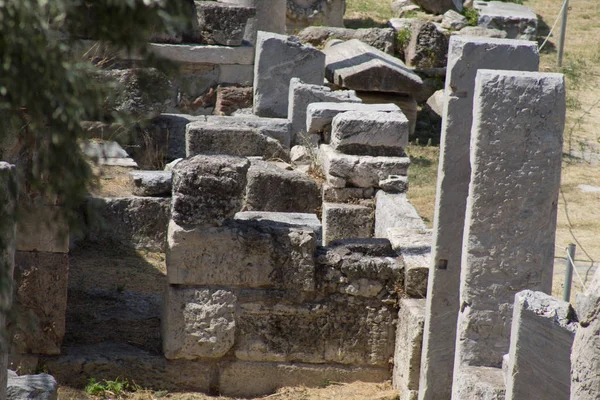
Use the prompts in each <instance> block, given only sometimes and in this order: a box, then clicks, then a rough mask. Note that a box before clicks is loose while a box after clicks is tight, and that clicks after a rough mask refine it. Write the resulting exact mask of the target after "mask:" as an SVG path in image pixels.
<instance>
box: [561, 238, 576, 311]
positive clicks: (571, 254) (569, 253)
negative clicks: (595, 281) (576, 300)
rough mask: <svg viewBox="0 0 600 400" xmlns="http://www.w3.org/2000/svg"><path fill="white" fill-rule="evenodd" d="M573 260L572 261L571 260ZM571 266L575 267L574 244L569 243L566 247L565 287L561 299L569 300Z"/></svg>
mask: <svg viewBox="0 0 600 400" xmlns="http://www.w3.org/2000/svg"><path fill="white" fill-rule="evenodd" d="M571 260H573V262H571ZM573 268H575V245H574V244H573V243H571V244H570V245H569V247H568V249H567V269H566V271H565V287H564V291H563V300H564V301H570V300H571V284H572V282H573Z"/></svg>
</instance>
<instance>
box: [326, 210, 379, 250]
mask: <svg viewBox="0 0 600 400" xmlns="http://www.w3.org/2000/svg"><path fill="white" fill-rule="evenodd" d="M371 236H373V208H372V207H369V206H361V205H358V204H339V203H323V244H324V245H327V244H329V243H330V242H332V241H334V240H339V239H354V238H370V237H371Z"/></svg>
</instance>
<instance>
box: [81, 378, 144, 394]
mask: <svg viewBox="0 0 600 400" xmlns="http://www.w3.org/2000/svg"><path fill="white" fill-rule="evenodd" d="M119 379H120V378H117V379H115V380H114V381H107V380H106V379H105V380H104V381H102V382H98V381H96V379H94V378H90V379H89V380H88V383H87V385H85V388H84V389H83V390H84V391H85V392H86V393H87V394H90V395H93V396H104V395H106V394H111V395H113V396H121V395H122V394H123V393H124V392H125V391H126V390H132V389H133V390H134V391H135V389H137V386H136V385H133V386H132V385H130V384H129V381H128V380H127V379H122V380H119Z"/></svg>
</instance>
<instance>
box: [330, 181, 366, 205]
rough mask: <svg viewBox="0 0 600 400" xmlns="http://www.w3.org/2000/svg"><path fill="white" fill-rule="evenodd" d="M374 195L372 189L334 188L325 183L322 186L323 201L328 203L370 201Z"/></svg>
mask: <svg viewBox="0 0 600 400" xmlns="http://www.w3.org/2000/svg"><path fill="white" fill-rule="evenodd" d="M374 195H375V189H373V188H354V187H348V188H347V187H344V188H335V187H332V186H331V185H329V184H327V183H324V184H323V201H326V202H329V203H348V202H351V201H355V200H357V199H358V200H360V199H370V198H372V197H373V196H374Z"/></svg>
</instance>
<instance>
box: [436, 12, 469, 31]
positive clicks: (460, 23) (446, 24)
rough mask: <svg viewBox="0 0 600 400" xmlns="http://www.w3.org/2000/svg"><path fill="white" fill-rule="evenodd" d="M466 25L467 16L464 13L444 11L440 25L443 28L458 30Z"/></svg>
mask: <svg viewBox="0 0 600 400" xmlns="http://www.w3.org/2000/svg"><path fill="white" fill-rule="evenodd" d="M466 26H467V18H466V17H465V16H464V15H461V14H459V13H457V12H456V11H454V10H448V11H446V12H445V13H444V18H442V23H441V27H442V28H444V29H452V30H454V31H459V30H461V29H462V28H464V27H466Z"/></svg>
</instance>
